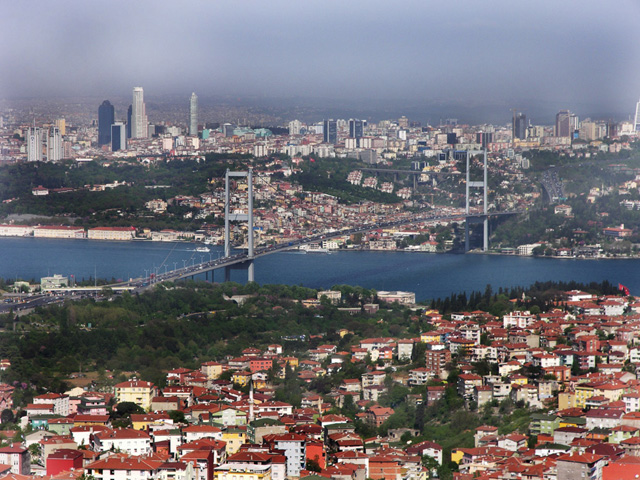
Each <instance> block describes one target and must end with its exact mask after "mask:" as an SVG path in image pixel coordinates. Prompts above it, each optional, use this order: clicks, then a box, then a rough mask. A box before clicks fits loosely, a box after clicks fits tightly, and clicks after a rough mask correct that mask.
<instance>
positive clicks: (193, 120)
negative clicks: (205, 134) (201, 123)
mask: <svg viewBox="0 0 640 480" xmlns="http://www.w3.org/2000/svg"><path fill="white" fill-rule="evenodd" d="M189 135H192V136H194V137H197V136H198V96H197V95H196V94H195V92H194V93H192V94H191V100H189Z"/></svg>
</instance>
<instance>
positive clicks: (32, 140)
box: [26, 125, 42, 162]
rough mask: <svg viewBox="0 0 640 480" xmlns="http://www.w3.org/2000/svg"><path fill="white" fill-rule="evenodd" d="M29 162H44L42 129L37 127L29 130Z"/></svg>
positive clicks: (27, 138) (27, 139)
mask: <svg viewBox="0 0 640 480" xmlns="http://www.w3.org/2000/svg"><path fill="white" fill-rule="evenodd" d="M26 141H27V161H28V162H41V161H42V129H40V128H38V127H36V126H35V125H34V126H33V127H29V130H27V137H26Z"/></svg>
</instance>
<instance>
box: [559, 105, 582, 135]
mask: <svg viewBox="0 0 640 480" xmlns="http://www.w3.org/2000/svg"><path fill="white" fill-rule="evenodd" d="M578 123H579V119H578V116H577V115H576V114H574V113H571V112H570V111H569V110H560V111H559V112H558V113H557V115H556V137H572V136H573V133H574V132H575V131H576V130H577V129H578Z"/></svg>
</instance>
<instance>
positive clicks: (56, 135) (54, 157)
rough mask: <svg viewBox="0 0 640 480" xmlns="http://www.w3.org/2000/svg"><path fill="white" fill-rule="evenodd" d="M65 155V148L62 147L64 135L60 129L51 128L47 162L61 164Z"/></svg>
mask: <svg viewBox="0 0 640 480" xmlns="http://www.w3.org/2000/svg"><path fill="white" fill-rule="evenodd" d="M63 155H64V148H63V145H62V135H61V134H60V130H59V129H58V127H51V128H49V134H48V135H47V161H48V162H59V161H60V160H62V158H63Z"/></svg>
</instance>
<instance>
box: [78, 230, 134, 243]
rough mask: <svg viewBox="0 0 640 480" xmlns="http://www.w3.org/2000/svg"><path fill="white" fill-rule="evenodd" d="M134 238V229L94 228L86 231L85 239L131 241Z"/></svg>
mask: <svg viewBox="0 0 640 480" xmlns="http://www.w3.org/2000/svg"><path fill="white" fill-rule="evenodd" d="M135 236H136V229H135V227H96V228H90V229H89V230H88V231H87V238H89V239H91V240H123V241H124V240H133V239H134V238H135Z"/></svg>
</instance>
